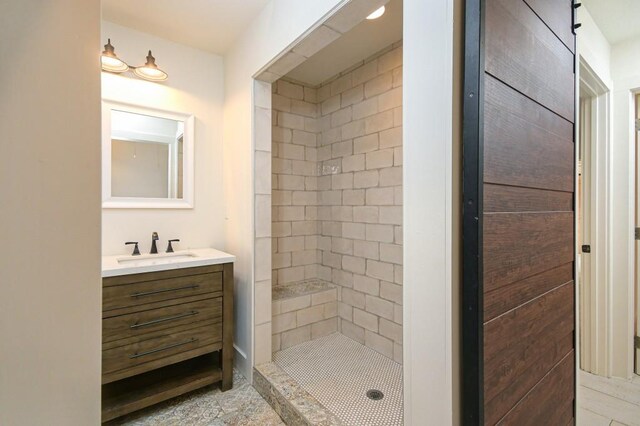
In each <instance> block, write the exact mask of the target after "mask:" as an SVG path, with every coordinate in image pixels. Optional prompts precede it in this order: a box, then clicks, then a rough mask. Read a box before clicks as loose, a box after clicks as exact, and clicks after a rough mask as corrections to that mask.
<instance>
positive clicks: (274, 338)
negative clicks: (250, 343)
mask: <svg viewBox="0 0 640 426" xmlns="http://www.w3.org/2000/svg"><path fill="white" fill-rule="evenodd" d="M281 337H282V334H280V333H277V334H273V335H271V351H272V352H278V351H279V350H280V339H281Z"/></svg>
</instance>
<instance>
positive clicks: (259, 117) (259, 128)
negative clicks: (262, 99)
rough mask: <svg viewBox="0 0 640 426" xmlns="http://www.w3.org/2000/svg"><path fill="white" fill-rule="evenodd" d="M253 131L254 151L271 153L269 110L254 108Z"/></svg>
mask: <svg viewBox="0 0 640 426" xmlns="http://www.w3.org/2000/svg"><path fill="white" fill-rule="evenodd" d="M254 110H255V113H254V115H255V116H254V126H255V128H254V131H255V149H257V150H261V151H267V152H270V151H271V127H272V125H271V110H270V109H266V108H260V107H255V109H254Z"/></svg>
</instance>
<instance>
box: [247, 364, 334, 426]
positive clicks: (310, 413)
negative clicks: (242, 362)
mask: <svg viewBox="0 0 640 426" xmlns="http://www.w3.org/2000/svg"><path fill="white" fill-rule="evenodd" d="M253 387H254V388H256V390H257V391H258V393H259V394H260V395H262V397H263V398H264V399H265V400H266V401H267V402H268V403H269V405H271V406H272V407H273V409H274V410H275V411H276V413H278V415H280V417H281V418H282V420H284V422H285V423H286V424H287V425H289V426H316V425H317V426H342V425H343V423H342V422H341V421H340V420H339V419H338V418H337V417H336V416H335V415H334V414H333V413H332V412H331V411H329V410H327V409H326V408H325V407H324V406H323V405H322V404H320V403H319V402H318V401H317V400H316V399H315V398H314V397H313V396H311V395H310V394H309V393H308V392H307V391H305V390H304V389H302V387H301V386H300V385H299V384H298V383H297V382H296V381H295V380H294V379H293V378H292V377H291V376H289V375H288V374H287V373H286V372H285V371H284V370H282V369H281V368H280V367H278V366H277V365H276V364H275V363H273V362H268V363H265V364H261V365H259V366H257V367H255V368H254V375H253Z"/></svg>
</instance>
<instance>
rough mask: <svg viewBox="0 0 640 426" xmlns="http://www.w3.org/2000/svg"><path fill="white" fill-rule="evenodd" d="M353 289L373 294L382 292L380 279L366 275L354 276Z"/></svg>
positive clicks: (376, 294)
mask: <svg viewBox="0 0 640 426" xmlns="http://www.w3.org/2000/svg"><path fill="white" fill-rule="evenodd" d="M353 289H354V290H357V291H359V292H362V293H367V294H370V295H373V296H378V295H379V294H380V281H378V280H377V279H375V278H371V277H367V276H365V275H354V276H353Z"/></svg>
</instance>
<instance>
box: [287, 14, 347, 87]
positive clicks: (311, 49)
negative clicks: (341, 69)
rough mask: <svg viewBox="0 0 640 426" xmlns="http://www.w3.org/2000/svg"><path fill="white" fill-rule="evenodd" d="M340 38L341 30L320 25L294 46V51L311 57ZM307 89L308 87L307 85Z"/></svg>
mask: <svg viewBox="0 0 640 426" xmlns="http://www.w3.org/2000/svg"><path fill="white" fill-rule="evenodd" d="M338 38H340V33H339V32H337V31H335V30H332V29H331V28H329V27H327V26H326V25H320V26H319V27H318V28H316V29H314V30H313V31H312V32H311V33H310V34H309V35H307V36H306V37H305V38H304V39H303V40H302V41H300V43H298V44H297V45H296V47H294V48H293V51H294V52H295V53H297V54H299V55H302V56H305V57H307V58H310V57H311V56H313V55H314V54H316V53H318V52H319V51H320V50H322V49H323V48H324V47H326V46H328V45H329V44H331V43H332V42H334V41H335V40H337V39H338ZM305 89H307V88H306V87H305ZM305 95H306V92H305Z"/></svg>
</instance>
